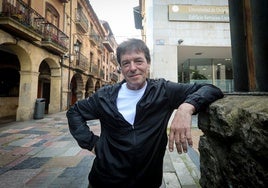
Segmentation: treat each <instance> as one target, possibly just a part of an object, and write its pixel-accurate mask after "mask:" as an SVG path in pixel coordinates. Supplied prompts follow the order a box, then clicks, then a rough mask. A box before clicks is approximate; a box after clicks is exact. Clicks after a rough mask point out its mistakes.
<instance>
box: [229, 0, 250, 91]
mask: <svg viewBox="0 0 268 188" xmlns="http://www.w3.org/2000/svg"><path fill="white" fill-rule="evenodd" d="M243 10H244V7H243V1H240V0H229V16H230V31H231V44H232V63H233V75H234V90H235V91H249V83H248V68H247V50H246V40H245V29H244V28H245V25H244V12H243Z"/></svg>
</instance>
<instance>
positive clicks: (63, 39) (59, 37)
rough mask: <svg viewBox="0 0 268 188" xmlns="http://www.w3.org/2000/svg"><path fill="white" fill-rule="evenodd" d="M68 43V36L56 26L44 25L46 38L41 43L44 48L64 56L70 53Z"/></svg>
mask: <svg viewBox="0 0 268 188" xmlns="http://www.w3.org/2000/svg"><path fill="white" fill-rule="evenodd" d="M68 41H69V38H68V36H67V35H65V34H64V33H63V32H62V31H61V30H59V29H58V28H57V27H56V26H55V25H53V24H51V23H48V22H47V23H44V37H43V39H42V42H41V45H42V46H43V47H45V48H47V49H48V50H51V51H53V52H56V53H58V54H64V53H66V52H67V51H68V48H67V46H68Z"/></svg>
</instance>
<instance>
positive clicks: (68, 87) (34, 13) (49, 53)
mask: <svg viewBox="0 0 268 188" xmlns="http://www.w3.org/2000/svg"><path fill="white" fill-rule="evenodd" d="M116 47H117V43H116V41H115V38H114V36H113V33H112V30H111V28H110V26H109V24H108V23H107V22H105V21H100V20H99V19H98V17H97V15H96V14H95V12H94V10H93V8H92V6H91V4H90V2H89V1H88V0H71V1H70V0H38V1H33V0H0V57H1V58H0V118H4V117H16V120H17V121H22V120H28V119H32V118H33V117H34V115H35V113H36V108H35V107H36V103H37V101H39V100H37V99H44V100H45V104H44V106H45V110H44V111H45V112H44V113H55V112H59V111H63V110H66V109H68V108H69V106H70V105H72V104H74V102H75V101H76V100H78V99H82V98H85V97H87V96H89V95H91V94H92V93H94V91H96V90H97V89H98V88H100V87H101V86H103V85H105V84H111V83H114V82H117V81H118V80H119V72H118V67H117V66H118V65H117V62H116V59H115V49H116Z"/></svg>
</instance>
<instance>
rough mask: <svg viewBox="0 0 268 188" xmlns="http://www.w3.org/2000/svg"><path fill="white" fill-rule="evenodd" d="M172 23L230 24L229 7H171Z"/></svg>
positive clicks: (169, 7)
mask: <svg viewBox="0 0 268 188" xmlns="http://www.w3.org/2000/svg"><path fill="white" fill-rule="evenodd" d="M168 13H169V14H168V16H169V20H170V21H188V22H190V21H198V22H229V8H228V6H206V5H169V6H168Z"/></svg>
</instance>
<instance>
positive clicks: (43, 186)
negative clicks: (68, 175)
mask: <svg viewBox="0 0 268 188" xmlns="http://www.w3.org/2000/svg"><path fill="white" fill-rule="evenodd" d="M63 170H64V169H63V168H51V169H44V170H42V171H41V172H40V173H38V174H37V175H36V176H35V177H33V178H32V179H30V180H29V181H28V182H27V183H26V187H27V188H48V187H49V185H50V184H51V183H52V182H53V181H54V180H55V179H56V178H57V177H58V175H60V174H61V173H62V172H63ZM59 187H60V186H59V185H58V187H57V188H59Z"/></svg>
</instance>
